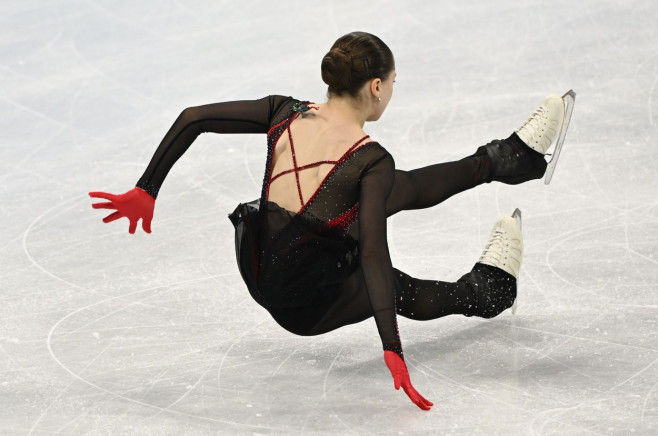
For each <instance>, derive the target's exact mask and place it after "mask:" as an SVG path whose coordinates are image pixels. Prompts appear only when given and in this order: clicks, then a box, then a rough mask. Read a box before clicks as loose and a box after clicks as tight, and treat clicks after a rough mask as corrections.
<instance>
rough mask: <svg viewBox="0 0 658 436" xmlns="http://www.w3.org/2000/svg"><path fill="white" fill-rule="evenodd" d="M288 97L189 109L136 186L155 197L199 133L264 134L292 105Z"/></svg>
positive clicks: (159, 147)
mask: <svg viewBox="0 0 658 436" xmlns="http://www.w3.org/2000/svg"><path fill="white" fill-rule="evenodd" d="M296 101H297V100H294V99H293V98H291V97H283V96H276V95H275V96H269V97H265V98H262V99H260V100H245V101H232V102H225V103H214V104H208V105H204V106H197V107H190V108H187V109H185V110H184V111H183V112H181V114H180V115H179V116H178V118H177V119H176V121H175V122H174V124H173V125H172V126H171V128H170V129H169V131H168V132H167V134H166V135H165V137H164V138H163V139H162V142H160V145H159V146H158V148H157V150H156V151H155V154H154V155H153V158H151V162H150V163H149V165H148V167H147V168H146V171H145V172H144V174H143V175H142V177H141V178H140V179H139V181H138V182H137V187H138V188H141V189H143V190H144V191H146V192H148V193H149V194H151V196H153V198H156V197H157V195H158V191H159V190H160V186H161V185H162V183H163V182H164V179H165V177H167V174H168V173H169V170H171V168H172V167H173V165H174V164H175V163H176V161H177V160H178V159H179V158H180V157H181V156H182V155H183V154H184V153H185V151H187V149H188V148H189V147H190V145H191V144H192V143H193V142H194V140H195V139H196V138H197V137H198V136H199V135H200V134H202V133H206V132H212V133H267V132H268V130H269V129H270V127H272V125H274V124H276V122H277V121H278V119H279V118H281V115H282V114H285V113H286V112H287V111H288V110H289V108H290V107H291V106H292V104H294V102H296Z"/></svg>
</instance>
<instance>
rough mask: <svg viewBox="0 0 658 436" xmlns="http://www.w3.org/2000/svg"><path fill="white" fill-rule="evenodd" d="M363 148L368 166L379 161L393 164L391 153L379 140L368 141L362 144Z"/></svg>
mask: <svg viewBox="0 0 658 436" xmlns="http://www.w3.org/2000/svg"><path fill="white" fill-rule="evenodd" d="M362 147H363V148H364V151H365V154H366V155H367V158H368V159H367V160H368V162H369V165H368V166H372V165H374V164H376V163H377V162H380V161H388V162H392V163H393V165H395V159H393V155H392V154H391V153H389V152H388V150H386V149H385V148H384V147H383V146H382V145H381V144H380V143H379V142H377V141H370V142H368V143H367V144H364V145H363V146H362Z"/></svg>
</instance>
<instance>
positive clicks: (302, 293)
mask: <svg viewBox="0 0 658 436" xmlns="http://www.w3.org/2000/svg"><path fill="white" fill-rule="evenodd" d="M308 110H309V104H307V103H304V102H300V101H299V100H296V99H293V98H291V97H282V96H269V97H265V98H263V99H260V100H252V101H238V102H227V103H216V104H211V105H205V106H199V107H195V108H188V109H186V110H185V111H183V112H182V113H181V115H180V116H179V117H178V119H177V120H176V121H175V123H174V124H173V126H172V127H171V129H170V130H169V131H168V132H167V134H166V135H165V137H164V139H163V140H162V142H161V144H160V146H159V147H158V149H157V150H156V152H155V154H154V156H153V158H152V160H151V162H150V163H149V165H148V167H147V169H146V171H145V173H144V175H143V176H142V177H141V178H140V180H139V182H138V184H137V186H138V187H140V188H142V189H144V190H146V191H147V192H149V193H150V194H151V195H153V196H154V197H156V196H157V194H158V192H159V190H160V187H161V185H162V183H163V181H164V179H165V177H166V175H167V173H168V172H169V170H170V169H171V167H172V166H173V164H174V163H175V162H176V161H177V160H178V159H179V158H180V157H181V156H182V155H183V154H184V153H185V151H186V150H187V149H188V148H189V146H190V145H191V144H192V142H194V140H195V139H196V137H197V136H198V135H200V134H201V133H204V132H213V133H260V134H267V143H268V149H267V164H266V168H265V175H264V180H263V186H262V192H261V196H260V198H259V199H257V200H254V201H252V202H248V203H243V204H240V205H238V207H237V208H236V209H235V211H234V212H233V213H232V214H231V215H230V216H229V218H230V219H231V221H232V222H233V224H234V226H235V229H236V233H235V238H236V239H235V241H236V256H237V261H238V266H239V269H240V273H241V275H242V277H243V279H244V281H245V284H246V285H247V288H248V289H249V292H250V293H251V295H252V296H253V298H254V299H255V300H256V301H257V302H258V303H259V304H260V305H262V306H263V307H265V308H266V309H267V310H268V311H269V312H270V314H271V315H272V316H273V318H274V319H275V320H276V321H277V322H278V323H279V324H280V325H281V326H282V327H284V328H285V329H287V330H289V331H291V332H293V333H296V334H300V335H316V334H321V333H325V332H328V331H330V330H333V329H336V328H339V327H342V326H344V325H347V324H352V323H356V322H360V321H363V320H365V319H367V318H369V317H373V316H374V318H375V321H376V324H377V329H378V332H379V336H380V338H381V341H382V344H383V348H384V349H385V350H391V351H394V352H396V353H398V354H399V355H400V356H401V357H402V356H403V354H402V347H401V342H400V337H399V333H398V328H397V321H396V313H397V314H400V315H402V316H405V317H409V318H412V319H419V320H424V319H434V318H438V317H441V316H446V315H450V314H465V315H472V314H477V313H475V312H474V311H473V307H474V306H475V305H476V304H478V305H479V306H482V304H483V303H482V302H483V301H487V300H486V299H483V298H479V299H478V298H476V297H477V294H476V290H475V287H474V285H473V283H470V282H469V281H468V280H465V279H462V280H461V281H459V282H456V283H452V282H441V281H435V280H419V279H415V278H413V277H411V276H409V275H407V274H405V273H403V272H401V271H399V270H396V269H394V268H393V266H392V264H391V260H390V256H389V252H388V245H387V239H386V218H387V217H388V216H391V215H393V214H394V213H397V212H399V211H402V210H410V209H420V208H427V207H431V206H434V205H436V204H439V203H441V202H442V201H444V200H446V199H447V198H449V197H451V196H452V195H454V194H456V193H458V192H462V191H464V190H466V189H470V188H472V187H474V186H477V185H479V184H481V183H483V182H486V181H489V180H491V177H490V169H491V162H490V161H489V159H488V157H487V155H486V154H482V153H480V154H476V155H473V156H469V157H466V158H464V159H461V160H459V161H455V162H447V163H440V164H435V165H431V166H427V167H424V168H419V169H416V170H412V171H400V170H396V169H395V163H394V161H393V158H392V157H391V155H390V154H389V153H388V152H387V151H386V150H385V149H384V148H383V147H382V146H381V145H380V144H378V143H377V142H373V141H368V140H364V141H360V142H359V143H357V144H355V148H354V149H353V150H351V151H349V152H348V153H346V154H345V155H344V156H343V157H342V158H341V159H340V160H338V161H337V162H335V163H333V164H332V165H334V166H333V169H332V170H331V171H330V172H329V174H328V175H327V177H326V178H325V180H324V182H323V183H322V184H321V185H320V187H319V188H318V190H317V191H316V193H315V195H313V196H312V197H311V198H308V199H303V200H301V199H300V204H303V207H302V208H301V209H300V210H298V211H289V210H286V209H283V208H282V207H280V206H279V205H278V204H277V203H275V202H272V201H269V199H268V192H269V187H270V180H271V178H272V177H273V176H274V175H273V174H272V168H273V164H274V162H273V156H274V149H275V147H276V144H277V141H278V139H279V138H280V137H281V135H282V134H283V133H284V132H286V129H288V127H289V126H290V125H291V123H294V120H295V119H296V117H299V116H303V114H304V113H305V112H306V111H308ZM297 146H304V144H297ZM306 164H313V163H309V162H302V163H300V164H299V167H300V168H302V167H303V166H304V165H306ZM300 171H303V169H302V170H300ZM272 183H277V181H276V180H274V181H273V182H272ZM298 186H299V185H298ZM290 195H297V192H291V194H290ZM299 196H300V197H301V190H300V193H299ZM302 201H303V203H302ZM508 287H509V286H508ZM515 289H516V288H515V284H514V292H515ZM499 306H500V305H499ZM478 308H479V309H480V310H483V308H482V307H478ZM490 315H491V313H490V312H487V316H490Z"/></svg>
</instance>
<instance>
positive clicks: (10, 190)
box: [0, 0, 658, 435]
mask: <svg viewBox="0 0 658 436" xmlns="http://www.w3.org/2000/svg"><path fill="white" fill-rule="evenodd" d="M657 18H658V3H656V2H654V1H651V0H645V1H628V2H614V1H600V0H599V1H593V0H588V1H583V2H569V1H563V0H558V1H554V2H551V3H550V5H547V4H546V3H544V2H518V1H511V0H500V1H497V2H489V1H483V0H480V1H474V2H466V1H463V2H426V1H413V2H411V1H410V2H401V1H364V2H353V1H346V0H343V1H331V2H319V1H313V0H304V1H288V2H272V1H249V0H247V1H241V2H229V1H209V0H196V1H155V0H152V1H140V2H133V1H109V0H104V1H100V0H96V1H94V0H92V1H80V0H70V1H45V0H32V1H22V2H17V1H16V2H4V3H3V5H2V14H1V15H0V83H1V84H2V85H1V86H0V131H1V132H2V136H1V137H2V141H1V142H0V169H2V172H1V173H0V181H1V183H0V192H1V196H0V198H1V199H2V202H1V203H0V217H1V219H2V226H0V235H1V239H0V247H1V249H0V259H1V261H0V302H2V305H1V306H0V433H1V434H7V435H22V434H34V435H40V434H63V435H80V434H94V435H95V434H136V435H144V434H157V435H161V434H171V435H180V434H245V435H249V434H254V435H260V434H325V435H329V434H331V435H333V434H345V435H352V434H354V435H365V434H387V435H389V434H392V435H426V434H464V435H473V434H486V435H491V434H501V435H507V434H517V435H533V434H535V435H552V434H555V435H564V434H585V435H590V434H593V435H601V434H604V435H607V434H620V435H629V434H638V435H639V434H656V433H658V388H657V386H658V336H657V331H658V329H657V327H658V325H657V320H658V316H657V314H658V297H657V295H658V294H657V291H658V267H657V262H658V184H657V183H656V172H657V170H658V147H656V144H657V142H658V129H657V123H658V90H657V86H656V85H657V83H658V30H657V29H658V28H657V27H656V25H655V23H656V20H657ZM357 29H361V30H366V31H370V32H373V33H375V34H378V35H379V36H381V37H382V39H384V40H385V41H386V42H387V43H388V44H389V45H390V47H391V48H392V50H393V51H394V53H395V55H396V66H397V74H398V80H397V83H396V85H395V96H394V98H393V101H392V102H391V105H390V106H389V109H388V110H387V112H386V114H385V115H384V116H383V118H382V119H381V121H380V122H378V123H376V124H372V125H368V126H366V127H367V129H368V131H369V133H371V135H372V136H373V137H374V138H376V139H378V140H379V141H380V142H381V143H382V144H383V145H384V146H385V147H386V148H387V149H388V150H390V151H391V152H392V153H393V155H394V156H395V158H396V163H397V166H398V167H400V168H406V169H410V168H414V167H418V166H422V165H426V164H427V163H431V162H439V161H446V160H454V159H458V158H461V157H463V156H465V155H467V154H471V153H473V152H474V150H475V148H476V147H477V146H479V145H482V144H484V143H486V142H488V141H489V140H491V139H494V138H501V137H506V136H507V135H509V133H510V132H511V131H513V129H515V128H516V127H518V124H519V123H521V122H522V121H523V120H525V119H526V118H527V116H528V114H529V113H530V112H531V111H532V109H533V108H534V107H535V106H536V104H537V103H538V102H539V101H541V99H542V98H543V97H544V96H545V95H548V94H553V93H563V92H565V91H567V90H568V89H571V88H573V89H574V90H575V91H576V92H577V93H578V104H577V106H576V109H575V112H574V115H573V118H572V120H571V125H570V127H569V136H568V138H567V141H566V144H565V147H564V149H563V152H562V156H561V158H560V162H559V164H558V167H557V169H556V172H555V176H554V178H553V181H552V183H551V184H550V185H549V186H544V185H543V183H541V181H535V182H531V183H526V184H523V185H520V186H507V185H501V184H496V183H494V184H490V185H486V186H482V187H479V188H477V189H475V190H472V191H469V192H466V193H464V194H462V195H459V196H457V197H455V198H452V199H450V200H448V201H447V202H445V203H444V204H442V205H440V206H439V207H436V208H434V209H430V210H423V211H416V212H409V213H403V214H399V215H397V216H395V217H394V218H393V219H392V220H391V222H390V226H389V228H390V249H391V253H392V256H393V261H394V264H395V265H396V266H398V267H399V268H400V269H402V270H404V271H406V272H408V273H410V274H412V275H415V276H419V277H427V278H440V279H446V280H455V279H457V278H458V277H459V276H461V275H462V274H463V273H464V272H466V271H467V270H468V269H469V268H470V267H471V265H472V263H473V262H474V261H475V259H476V258H477V256H478V254H479V252H480V250H481V248H482V246H483V244H484V242H485V239H486V238H487V236H488V234H489V231H490V227H491V225H492V223H493V222H494V221H495V220H496V218H497V217H498V216H499V215H500V214H503V213H510V212H511V211H513V210H514V208H515V207H519V208H520V209H522V210H523V214H524V238H525V244H526V256H525V263H524V265H523V268H522V272H521V280H520V283H521V284H522V287H521V289H520V296H519V309H518V312H517V315H516V316H515V317H514V318H513V317H512V316H511V314H510V312H509V311H507V312H505V313H504V314H502V315H501V316H499V317H498V318H496V319H493V320H481V319H472V318H464V317H458V316H454V317H448V318H444V319H439V320H435V321H430V322H414V321H409V320H406V319H401V320H400V329H401V335H402V340H403V344H404V347H405V354H406V358H407V361H408V364H409V367H410V372H411V377H412V380H413V382H414V384H415V386H416V387H417V388H418V390H419V391H420V392H421V393H422V394H423V395H425V396H426V397H427V398H429V399H430V400H432V401H433V402H434V403H435V406H434V408H433V409H432V411H431V412H422V411H420V410H419V409H417V408H416V407H415V406H414V405H413V404H411V403H410V402H409V401H408V400H407V398H406V397H405V395H404V394H403V393H401V392H397V391H395V390H394V389H393V384H392V381H391V377H390V375H389V373H388V371H387V370H386V367H385V366H384V363H383V359H382V352H381V346H380V343H379V338H378V336H377V332H376V328H375V324H374V322H373V321H372V320H369V321H366V322H363V323H361V324H358V325H354V326H349V327H345V328H343V329H340V330H338V331H335V332H332V333H330V334H327V335H324V336H320V337H313V338H309V337H298V336H294V335H292V334H289V333H288V332H286V331H284V330H283V329H281V328H280V327H278V326H277V325H276V324H275V323H274V321H272V319H271V318H270V317H269V316H268V315H267V313H266V312H265V311H264V310H263V309H262V308H260V307H259V306H258V305H257V304H256V303H254V302H253V301H252V300H251V298H250V297H249V295H248V293H247V292H246V289H245V287H244V285H243V284H242V283H241V280H240V277H239V274H238V271H237V268H236V266H235V260H234V254H233V235H232V226H231V224H230V222H229V220H228V219H227V218H226V215H227V214H228V213H229V212H230V211H232V210H233V208H234V206H235V205H236V204H237V203H238V202H239V201H246V200H251V199H254V198H256V197H257V196H258V194H259V191H260V190H259V185H260V181H261V179H262V174H263V165H264V150H265V140H264V138H263V137H259V136H235V135H231V136H219V135H204V136H203V137H201V138H200V139H199V140H198V141H197V143H195V144H194V146H193V147H191V149H190V150H189V152H188V153H187V154H186V155H185V156H184V157H183V158H182V159H181V160H180V161H179V162H178V164H177V166H176V167H175V168H174V170H173V171H172V172H171V173H170V175H169V177H168V179H167V181H166V183H165V184H164V186H163V189H162V191H161V194H160V196H159V198H158V204H157V208H156V215H155V220H154V223H153V233H152V234H151V235H146V234H143V233H141V234H137V235H129V234H128V231H127V230H128V226H127V223H126V222H124V221H118V222H115V223H112V224H108V225H105V224H103V223H102V222H101V218H102V216H104V215H103V212H102V211H96V210H92V209H91V207H90V203H91V201H90V199H89V198H88V197H87V195H86V193H87V192H88V191H90V190H108V191H112V192H123V191H125V190H127V189H130V188H131V187H132V186H134V183H135V182H136V181H137V179H138V178H139V176H140V175H141V172H142V170H143V169H144V168H145V165H146V164H147V162H148V160H149V158H150V156H151V154H152V153H153V151H154V150H155V147H156V146H157V144H158V142H159V141H160V139H161V137H162V136H163V135H164V133H165V132H166V130H167V128H168V127H169V125H170V124H171V123H172V122H173V120H174V119H175V117H176V116H177V115H178V113H179V112H180V111H181V110H182V109H184V108H185V107H188V106H193V105H198V104H203V103H211V102H216V101H223V100H233V99H249V98H259V97H262V96H264V95H267V94H273V93H277V94H286V95H293V96H295V97H298V98H304V99H309V100H315V101H322V100H323V98H324V92H325V86H324V85H323V83H322V81H321V80H320V77H319V65H320V60H321V58H322V56H323V55H324V53H325V52H326V51H327V50H328V48H329V47H330V45H331V44H332V42H333V41H334V40H335V39H336V38H337V37H338V36H340V35H342V34H344V33H347V32H348V31H351V30H357ZM414 253H420V255H415V254H414Z"/></svg>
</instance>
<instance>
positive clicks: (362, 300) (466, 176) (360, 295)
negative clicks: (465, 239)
mask: <svg viewBox="0 0 658 436" xmlns="http://www.w3.org/2000/svg"><path fill="white" fill-rule="evenodd" d="M489 168H490V166H489V161H488V159H487V157H486V155H479V156H469V157H466V158H464V159H461V160H459V161H455V162H447V163H440V164H436V165H431V166H427V167H423V168H418V169H416V170H412V171H399V170H398V171H396V172H395V183H394V185H393V189H392V191H391V194H390V196H389V198H388V201H387V204H386V209H387V214H388V216H391V215H393V214H395V213H397V212H400V211H403V210H413V209H423V208H428V207H432V206H435V205H437V204H439V203H441V202H443V201H445V200H446V199H448V198H450V197H451V196H453V195H455V194H457V193H459V192H463V191H466V190H467V189H471V188H474V187H475V186H478V185H480V184H482V183H484V182H485V181H487V180H489ZM395 296H396V310H397V313H398V315H401V316H404V317H405V318H410V319H414V320H430V319H436V318H440V317H443V316H447V315H452V314H462V315H468V316H470V315H479V316H483V313H484V312H483V311H482V309H489V310H488V312H487V313H488V314H489V316H487V317H491V310H490V308H482V307H481V308H480V311H474V307H475V305H476V299H477V297H476V295H475V293H474V289H473V287H472V285H471V284H469V283H468V282H467V281H457V282H443V281H436V280H421V279H416V278H413V277H411V276H409V275H408V274H405V273H403V272H402V271H399V270H397V269H395ZM502 309H503V310H504V308H502ZM500 312H502V310H500V311H499V312H497V313H500ZM497 313H495V314H497ZM495 314H494V315H493V316H495ZM372 315H373V313H372V309H371V306H370V301H369V299H368V292H367V287H366V283H365V279H364V277H363V273H362V271H361V270H360V269H358V270H357V271H356V272H355V273H354V274H352V275H351V276H350V277H349V278H348V279H347V280H346V281H345V283H344V284H343V286H342V288H341V294H340V296H339V298H338V300H336V301H335V302H334V304H333V305H332V306H331V307H330V308H329V310H328V311H327V312H326V313H325V314H324V316H323V317H322V318H321V319H320V321H319V322H317V323H316V324H315V325H314V327H313V328H312V329H311V330H310V331H309V332H307V334H310V335H316V334H321V333H325V332H328V331H331V330H334V329H337V328H339V327H342V326H344V325H348V324H354V323H357V322H361V321H363V320H365V319H367V318H370V317H371V316H372ZM297 333H299V332H297Z"/></svg>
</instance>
